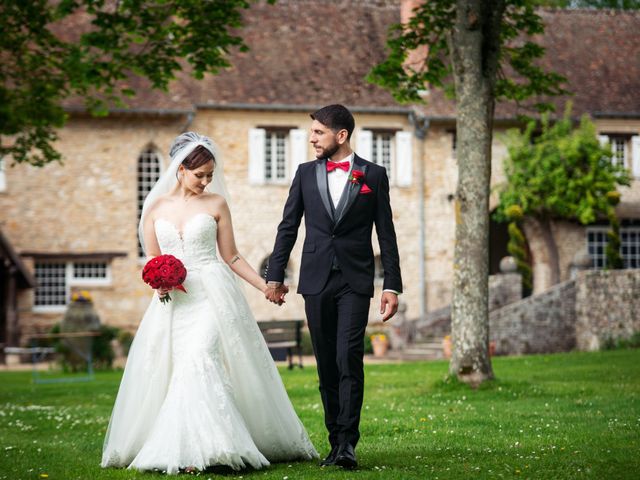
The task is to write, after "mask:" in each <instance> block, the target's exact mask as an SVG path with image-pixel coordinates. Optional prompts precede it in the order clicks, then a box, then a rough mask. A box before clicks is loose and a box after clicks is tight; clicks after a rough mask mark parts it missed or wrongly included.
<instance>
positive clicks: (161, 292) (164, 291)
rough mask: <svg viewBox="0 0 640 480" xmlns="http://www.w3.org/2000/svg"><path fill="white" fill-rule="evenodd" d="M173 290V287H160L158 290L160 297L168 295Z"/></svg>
mask: <svg viewBox="0 0 640 480" xmlns="http://www.w3.org/2000/svg"><path fill="white" fill-rule="evenodd" d="M171 290H173V289H172V288H162V287H160V288H158V289H157V290H156V291H157V292H158V296H159V297H160V298H162V297H164V296H165V295H167V294H168V293H169V292H170V291H171Z"/></svg>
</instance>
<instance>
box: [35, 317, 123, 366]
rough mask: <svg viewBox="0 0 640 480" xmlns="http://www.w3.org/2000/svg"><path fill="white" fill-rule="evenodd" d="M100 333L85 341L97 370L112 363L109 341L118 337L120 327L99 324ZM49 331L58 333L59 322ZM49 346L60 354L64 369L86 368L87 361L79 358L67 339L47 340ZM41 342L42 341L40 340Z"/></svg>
mask: <svg viewBox="0 0 640 480" xmlns="http://www.w3.org/2000/svg"><path fill="white" fill-rule="evenodd" d="M99 332H100V335H98V336H96V337H91V338H90V339H89V338H88V339H87V340H86V341H87V343H88V344H90V345H91V357H92V360H93V368H94V369H97V370H109V369H111V367H112V365H113V361H114V359H115V353H114V351H113V347H112V346H111V341H112V340H114V339H116V338H119V336H120V333H121V331H120V329H119V328H117V327H110V326H108V325H100V330H99ZM51 333H56V334H58V333H60V324H59V323H56V324H55V325H54V326H53V327H52V328H51ZM46 343H48V345H49V346H53V347H54V348H55V349H56V351H57V352H58V353H60V355H61V360H60V362H61V364H62V368H63V369H64V371H71V372H78V371H82V370H86V368H87V363H86V360H85V359H84V358H81V357H80V356H79V355H78V354H77V352H75V351H74V349H73V348H70V347H69V344H68V343H67V341H66V340H65V339H64V338H63V339H55V340H49V341H48V342H46ZM41 344H42V342H41Z"/></svg>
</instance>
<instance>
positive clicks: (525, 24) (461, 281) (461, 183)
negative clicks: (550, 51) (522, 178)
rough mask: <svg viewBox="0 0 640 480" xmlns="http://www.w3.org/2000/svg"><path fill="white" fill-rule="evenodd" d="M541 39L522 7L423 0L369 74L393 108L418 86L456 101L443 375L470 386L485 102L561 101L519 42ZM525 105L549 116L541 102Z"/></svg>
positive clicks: (483, 295)
mask: <svg viewBox="0 0 640 480" xmlns="http://www.w3.org/2000/svg"><path fill="white" fill-rule="evenodd" d="M543 31H544V26H543V23H542V19H541V18H540V17H539V16H538V15H537V14H536V12H535V11H534V7H533V6H532V4H531V3H529V1H528V0H428V1H424V2H422V3H421V4H420V5H419V6H418V7H416V8H415V9H414V11H413V16H412V18H411V19H410V20H409V21H408V22H407V23H406V24H402V25H398V26H396V27H395V28H393V30H392V31H391V33H390V38H389V41H388V46H389V49H390V52H389V55H388V57H387V59H386V60H385V61H383V62H382V63H381V64H380V65H378V66H376V67H375V68H374V69H373V71H372V72H371V74H370V76H369V78H370V80H372V81H373V82H375V83H377V84H379V85H381V86H383V87H385V88H387V89H389V90H390V91H391V92H392V93H393V95H394V96H395V98H396V99H398V100H399V101H403V102H420V101H421V100H422V97H421V92H423V91H424V90H425V89H426V88H445V90H447V91H448V92H450V93H452V94H454V95H455V98H456V107H457V118H456V132H457V140H458V144H457V146H458V151H457V153H458V172H459V173H458V186H457V191H456V200H455V210H456V243H455V252H454V286H453V302H452V309H451V316H452V337H453V343H454V349H453V355H452V357H451V363H450V366H449V371H450V373H451V374H452V375H456V376H457V377H458V379H460V380H462V381H464V382H468V383H471V384H479V383H481V382H483V381H484V380H486V379H489V378H492V377H493V370H492V367H491V361H490V359H489V355H488V342H489V312H488V273H489V265H488V258H489V252H488V250H489V248H488V238H489V186H490V173H491V139H492V130H493V117H494V109H495V102H496V100H497V99H506V100H514V101H517V102H523V101H524V100H526V99H528V98H530V97H532V96H539V95H554V94H559V93H565V92H564V90H563V89H562V88H561V84H562V82H563V80H564V79H563V78H562V77H561V76H559V75H557V74H554V73H549V72H545V71H544V70H543V69H542V68H541V67H540V66H539V65H538V64H537V63H536V60H538V59H539V58H541V57H542V56H543V54H544V48H543V47H541V46H540V45H538V44H536V43H534V42H532V41H530V40H529V37H530V36H532V35H537V34H541V33H542V32H543ZM516 40H517V41H516ZM508 70H510V71H512V72H514V75H513V76H508V75H507V74H506V72H507V71H508ZM534 106H535V107H536V108H537V109H538V110H541V111H544V110H547V109H549V108H550V105H548V104H545V103H543V102H537V103H534Z"/></svg>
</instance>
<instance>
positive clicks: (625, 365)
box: [0, 350, 640, 480]
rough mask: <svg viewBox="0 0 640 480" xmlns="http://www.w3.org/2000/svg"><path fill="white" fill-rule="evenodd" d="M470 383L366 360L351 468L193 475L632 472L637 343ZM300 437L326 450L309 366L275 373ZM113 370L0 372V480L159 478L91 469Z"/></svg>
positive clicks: (441, 369)
mask: <svg viewBox="0 0 640 480" xmlns="http://www.w3.org/2000/svg"><path fill="white" fill-rule="evenodd" d="M494 370H495V373H496V376H497V377H498V380H496V381H495V382H492V383H491V384H490V385H487V386H485V387H483V388H481V389H479V390H477V391H473V390H470V389H468V388H467V387H466V386H463V385H458V384H455V383H446V382H445V381H444V378H445V374H446V371H447V364H446V363H444V362H430V363H406V364H397V365H370V366H367V392H366V396H365V408H364V410H363V416H362V439H361V442H360V444H359V446H358V454H359V457H360V463H361V468H360V470H359V471H356V472H343V471H340V470H339V469H336V468H328V469H324V470H321V469H320V468H319V467H317V466H316V465H315V463H313V462H303V463H292V464H275V465H272V466H271V467H270V468H268V469H266V470H263V471H242V472H205V473H202V474H200V478H204V479H207V478H214V477H218V478H228V479H231V478H244V479H263V478H264V479H280V480H282V479H285V478H287V479H290V480H294V479H311V478H313V479H334V478H337V479H340V478H353V479H365V478H380V479H407V478H416V479H418V478H419V479H455V478H465V479H467V478H540V479H562V478H594V479H604V478H606V479H608V480H609V479H618V478H639V476H640V350H617V351H609V352H598V353H571V354H562V355H544V356H528V357H514V358H496V359H494ZM281 373H282V376H283V378H284V382H285V384H286V386H287V389H288V391H289V394H290V396H291V398H292V400H293V403H294V405H295V407H296V409H297V411H298V413H299V415H300V417H301V419H302V421H303V422H304V424H305V425H306V427H307V429H308V431H309V433H310V435H311V439H312V441H313V442H314V443H315V445H316V447H317V448H318V449H319V451H320V452H321V453H326V450H327V447H326V444H325V433H324V427H323V424H322V408H321V405H320V399H319V395H318V390H317V380H316V373H315V369H313V368H305V369H304V370H302V371H300V370H294V371H288V370H282V371H281ZM119 377H120V374H119V373H118V372H113V373H100V374H98V375H97V378H96V380H95V381H92V382H88V383H75V384H73V383H68V384H55V385H51V384H49V385H33V384H31V377H30V374H29V373H1V374H0V480H4V479H6V480H19V479H38V478H49V479H51V480H58V479H60V480H73V479H82V480H85V479H89V480H91V479H129V478H144V479H152V478H161V475H159V474H153V473H146V474H141V473H137V472H132V471H127V470H102V469H101V468H100V467H99V461H100V454H101V448H102V439H103V436H104V432H105V428H106V426H107V421H108V418H109V414H110V410H111V406H112V402H113V399H114V395H115V393H116V389H117V386H118V380H119Z"/></svg>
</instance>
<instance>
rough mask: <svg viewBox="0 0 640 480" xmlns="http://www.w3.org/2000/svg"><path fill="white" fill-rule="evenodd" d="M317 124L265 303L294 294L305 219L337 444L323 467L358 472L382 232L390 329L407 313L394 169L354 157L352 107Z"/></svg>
mask: <svg viewBox="0 0 640 480" xmlns="http://www.w3.org/2000/svg"><path fill="white" fill-rule="evenodd" d="M311 118H312V119H313V123H312V124H311V136H310V142H311V144H312V145H313V148H314V149H315V151H316V157H317V159H316V160H315V161H313V162H306V163H303V164H301V165H300V166H299V167H298V171H297V172H296V175H295V178H294V179H293V183H292V185H291V189H290V190H289V198H288V199H287V203H286V204H285V207H284V212H283V215H282V222H280V225H279V226H278V234H277V237H276V241H275V245H274V247H273V253H272V254H271V258H270V260H269V267H268V270H267V282H268V286H269V288H268V290H267V294H266V296H267V298H268V299H269V300H270V301H272V302H274V303H281V301H282V298H283V296H284V294H285V293H286V292H287V287H286V286H285V285H284V284H283V280H284V271H285V267H286V265H287V262H288V260H289V255H290V254H291V249H292V248H293V245H294V244H295V242H296V237H297V235H298V227H299V226H300V221H301V219H302V216H303V215H304V218H305V226H306V232H307V233H306V238H305V240H304V245H303V247H302V264H301V267H300V281H299V284H298V293H300V294H302V296H303V297H304V301H305V311H306V314H307V321H308V325H309V330H310V333H311V341H312V344H313V350H314V352H315V356H316V360H317V365H318V376H319V378H320V395H321V397H322V404H323V406H324V413H325V425H326V427H327V430H328V431H329V443H330V444H331V451H330V453H329V455H328V456H327V457H326V458H325V459H324V460H323V461H322V462H321V463H320V465H321V466H328V465H339V466H341V467H343V468H347V469H352V468H356V467H357V465H358V462H357V459H356V454H355V447H356V444H357V443H358V439H359V438H360V432H359V430H358V425H359V423H360V410H361V408H362V400H363V394H364V369H363V355H364V334H365V328H366V326H367V319H368V316H369V303H370V299H371V297H372V296H373V277H374V256H373V250H372V247H371V233H372V228H373V225H374V224H375V227H376V232H377V234H378V240H379V244H380V252H381V256H382V266H383V267H384V285H383V289H384V292H383V293H382V299H381V303H380V313H381V314H382V315H383V317H382V320H383V321H387V320H388V319H390V318H391V317H392V316H393V315H394V314H395V313H396V311H397V309H398V294H399V293H401V292H402V279H401V276H400V262H399V257H398V246H397V243H396V234H395V230H394V227H393V218H392V213H391V205H390V203H389V180H388V178H387V172H386V170H385V169H384V168H383V167H380V166H378V165H376V164H374V163H371V162H368V161H366V160H364V159H362V158H360V157H358V156H357V155H355V154H354V152H353V150H351V146H350V145H349V140H350V139H351V134H352V133H353V129H354V126H355V122H354V119H353V115H351V112H350V111H349V110H348V109H347V108H345V107H343V106H342V105H329V106H326V107H324V108H321V109H320V110H318V111H317V112H315V113H313V114H312V115H311Z"/></svg>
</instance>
